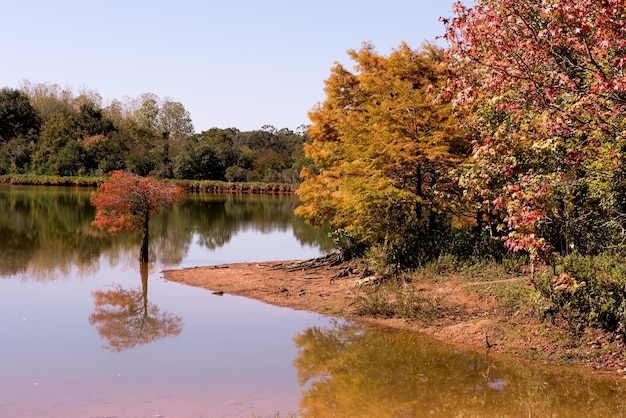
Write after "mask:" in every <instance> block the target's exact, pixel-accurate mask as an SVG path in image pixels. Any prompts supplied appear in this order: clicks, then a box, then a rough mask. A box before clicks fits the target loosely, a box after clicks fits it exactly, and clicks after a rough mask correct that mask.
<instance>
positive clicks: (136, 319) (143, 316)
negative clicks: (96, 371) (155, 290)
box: [89, 263, 183, 352]
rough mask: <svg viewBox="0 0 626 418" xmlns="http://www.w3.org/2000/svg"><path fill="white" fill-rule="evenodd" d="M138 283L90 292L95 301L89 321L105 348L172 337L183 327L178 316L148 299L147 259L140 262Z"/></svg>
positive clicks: (122, 348) (111, 348)
mask: <svg viewBox="0 0 626 418" xmlns="http://www.w3.org/2000/svg"><path fill="white" fill-rule="evenodd" d="M139 270H140V272H141V287H140V288H137V289H124V288H123V287H122V286H121V285H116V286H115V288H114V289H113V290H106V291H105V290H97V291H95V292H92V296H93V302H94V305H95V310H94V312H93V313H92V314H91V315H90V316H89V323H90V324H91V325H93V326H95V327H96V329H97V330H98V334H99V335H100V337H102V338H104V339H105V340H107V342H108V345H107V346H105V348H107V349H110V350H112V351H117V352H120V351H122V350H126V349H128V348H132V347H135V346H137V345H142V344H149V343H151V342H153V341H155V340H158V339H160V338H165V337H176V336H177V335H178V334H180V332H181V331H182V329H183V326H182V323H183V321H182V318H181V317H179V316H176V315H173V314H171V313H169V312H165V311H164V312H161V310H160V309H159V307H158V306H157V305H155V304H153V303H150V302H148V263H140V268H139Z"/></svg>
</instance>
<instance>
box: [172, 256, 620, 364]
mask: <svg viewBox="0 0 626 418" xmlns="http://www.w3.org/2000/svg"><path fill="white" fill-rule="evenodd" d="M363 272H364V270H363V269H362V268H361V267H360V266H359V265H358V263H357V262H351V263H338V262H336V260H334V259H332V258H321V259H317V260H302V261H299V260H298V261H274V262H262V263H240V264H225V265H218V266H207V267H197V268H189V269H183V270H168V271H164V277H165V279H166V280H170V281H174V282H179V283H183V284H186V285H190V286H197V287H201V288H204V289H207V290H209V291H211V292H213V293H215V294H231V295H238V296H244V297H248V298H252V299H256V300H259V301H261V302H265V303H270V304H273V305H276V306H282V307H286V308H291V309H298V310H306V311H310V312H316V313H320V314H325V315H333V316H339V317H343V318H346V319H351V320H356V321H366V322H373V323H377V324H380V325H385V326H389V327H393V328H401V329H409V330H413V331H415V332H420V333H424V334H427V335H430V336H432V337H434V338H436V339H438V340H440V341H443V342H447V343H451V344H455V345H458V346H462V347H465V348H470V349H473V350H482V351H485V350H489V351H492V352H498V353H502V354H507V355H512V356H517V357H522V358H526V359H533V360H536V361H542V362H549V363H560V364H572V365H579V366H585V367H589V368H593V369H597V370H602V371H606V372H611V373H619V374H625V375H626V356H625V354H624V351H625V350H624V344H623V342H622V341H621V340H619V339H616V338H613V337H612V336H610V335H607V334H605V333H601V332H599V331H594V330H587V331H586V332H585V333H583V335H581V336H577V337H575V338H574V337H572V336H571V335H570V334H569V332H568V330H567V329H564V328H562V327H561V326H559V324H558V323H551V322H541V321H539V320H538V316H537V314H536V313H535V312H534V310H533V307H532V305H531V304H529V303H528V301H527V300H526V296H527V294H528V293H529V292H528V283H529V279H530V277H529V276H528V273H527V272H525V271H524V269H523V268H513V269H510V270H509V271H506V272H503V271H497V270H495V269H494V271H487V270H484V269H483V270H476V271H467V272H461V273H459V272H455V273H445V272H444V273H442V274H439V275H437V277H432V276H426V275H423V276H420V274H419V273H415V275H414V277H413V280H412V282H411V283H409V284H398V285H397V288H396V289H395V290H394V288H393V287H389V286H379V285H377V284H375V283H373V282H372V280H371V278H370V277H364V274H363ZM390 286H395V285H393V284H392V285H390ZM400 288H402V292H399V291H398V290H399V289H400ZM400 293H402V295H409V297H410V298H411V301H412V302H414V303H413V304H412V305H413V306H417V307H418V309H415V310H413V311H412V314H411V317H410V319H407V318H401V317H398V315H394V314H393V312H391V311H390V310H388V309H383V308H385V307H387V306H389V305H388V302H389V300H392V299H394V300H395V303H396V305H398V303H397V302H398V300H399V299H400V298H403V297H406V296H401V295H400ZM383 299H384V300H383Z"/></svg>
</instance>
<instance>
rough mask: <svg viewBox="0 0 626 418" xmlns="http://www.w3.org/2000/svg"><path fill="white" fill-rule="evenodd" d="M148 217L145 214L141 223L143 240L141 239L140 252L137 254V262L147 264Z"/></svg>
mask: <svg viewBox="0 0 626 418" xmlns="http://www.w3.org/2000/svg"><path fill="white" fill-rule="evenodd" d="M149 220H150V215H148V214H147V213H146V217H145V218H144V221H143V238H142V239H141V250H140V251H141V252H140V253H139V261H141V262H142V263H147V262H148V221H149Z"/></svg>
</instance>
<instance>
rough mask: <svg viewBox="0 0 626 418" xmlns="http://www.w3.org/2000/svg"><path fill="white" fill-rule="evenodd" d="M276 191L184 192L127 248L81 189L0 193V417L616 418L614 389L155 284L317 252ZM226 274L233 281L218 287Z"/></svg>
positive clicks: (566, 373) (604, 380)
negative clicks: (144, 259) (96, 224)
mask: <svg viewBox="0 0 626 418" xmlns="http://www.w3.org/2000/svg"><path fill="white" fill-rule="evenodd" d="M295 205H296V200H295V199H294V198H292V197H284V196H283V197H271V196H232V195H224V196H222V195H220V196H214V195H209V196H207V195H201V196H195V195H194V196H190V197H189V199H188V201H187V202H186V203H185V204H184V205H182V206H180V207H177V208H174V209H172V210H171V211H169V212H167V213H164V214H162V215H159V216H157V217H155V218H154V219H153V221H152V225H151V228H152V229H151V234H152V238H151V248H150V252H151V259H152V260H154V261H153V262H151V263H150V264H149V265H148V266H145V268H143V267H141V266H140V265H139V263H138V262H137V261H136V260H137V256H138V252H139V238H138V237H137V236H134V235H125V236H121V237H108V236H105V235H102V234H100V233H99V232H98V231H96V230H94V229H93V228H92V227H91V226H90V222H91V220H92V219H93V210H92V208H91V207H90V205H89V192H88V190H85V189H69V188H37V187H28V188H27V187H6V186H2V187H0V329H1V330H2V331H3V332H2V337H0V359H1V360H0V417H57V416H58V417H105V416H106V417H111V416H116V417H127V416H135V417H144V416H145V417H155V416H162V417H188V416H191V417H250V416H253V415H256V416H269V415H273V414H275V413H277V412H280V414H281V416H287V415H288V414H289V413H296V412H298V411H299V412H300V413H301V414H302V415H304V416H312V417H313V416H314V417H328V416H337V417H344V416H345V417H361V416H376V417H387V416H407V417H411V416H441V417H445V416H494V417H500V416H511V417H517V416H520V417H521V416H524V417H529V416H537V417H541V416H604V417H606V416H624V409H623V407H624V401H625V399H626V398H624V396H625V394H624V389H625V388H626V385H625V384H624V380H623V379H620V378H615V377H609V376H602V375H598V374H593V373H588V372H581V371H578V370H576V369H572V368H558V367H548V366H544V365H538V364H527V363H522V362H515V361H510V360H509V361H506V360H505V359H502V358H499V357H496V356H493V355H491V354H490V355H486V354H485V353H475V352H471V351H465V350H460V349H457V348H454V347H450V346H447V345H444V344H440V343H435V342H433V341H431V340H429V339H426V338H422V337H420V336H416V335H414V334H408V333H403V332H399V331H392V330H386V329H379V328H368V327H363V326H358V325H356V324H352V323H346V322H344V321H341V320H338V319H334V318H329V317H323V316H319V315H314V314H310V313H305V312H298V311H292V310H288V309H283V308H277V307H273V306H269V305H265V304H262V303H259V302H256V301H252V300H248V299H245V298H241V297H232V296H228V295H226V296H221V297H220V296H215V295H212V294H211V293H210V292H208V291H206V290H203V289H198V288H192V287H186V286H183V285H180V284H177V283H171V282H167V281H165V280H164V279H163V278H162V275H161V271H162V270H164V269H171V268H181V267H192V266H201V265H210V264H219V263H227V262H228V263H230V262H243V261H266V260H278V259H304V258H310V257H315V256H318V255H321V254H324V253H327V252H328V251H331V250H332V247H331V244H330V242H329V241H328V239H327V237H326V232H325V231H317V230H314V229H311V228H308V227H307V226H306V225H304V223H303V222H302V220H301V219H299V218H296V217H295V216H294V215H293V213H292V210H293V208H294V207H295ZM236 279H237V278H235V277H234V278H233V280H236Z"/></svg>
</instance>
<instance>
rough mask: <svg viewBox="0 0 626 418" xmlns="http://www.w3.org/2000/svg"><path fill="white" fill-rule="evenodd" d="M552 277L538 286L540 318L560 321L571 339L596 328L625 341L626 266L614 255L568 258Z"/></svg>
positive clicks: (558, 263) (559, 262)
mask: <svg viewBox="0 0 626 418" xmlns="http://www.w3.org/2000/svg"><path fill="white" fill-rule="evenodd" d="M552 273H553V274H546V275H543V276H542V277H540V279H539V282H538V289H537V291H538V293H539V297H536V298H535V300H536V306H537V307H538V310H539V313H540V315H541V317H542V318H544V319H546V318H551V319H552V320H553V321H554V320H557V319H562V320H564V321H565V323H566V325H567V326H568V327H569V329H570V331H571V332H572V333H573V334H574V335H580V334H581V333H582V332H583V331H584V330H585V328H587V327H596V328H600V329H603V330H605V331H609V332H613V333H616V334H619V335H620V336H621V338H622V339H624V340H626V264H624V263H623V262H621V261H620V260H619V258H618V257H617V256H614V255H598V256H582V255H579V254H570V255H567V256H565V257H562V258H561V259H560V260H558V262H557V265H556V268H555V270H554V271H553V272H552Z"/></svg>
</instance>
